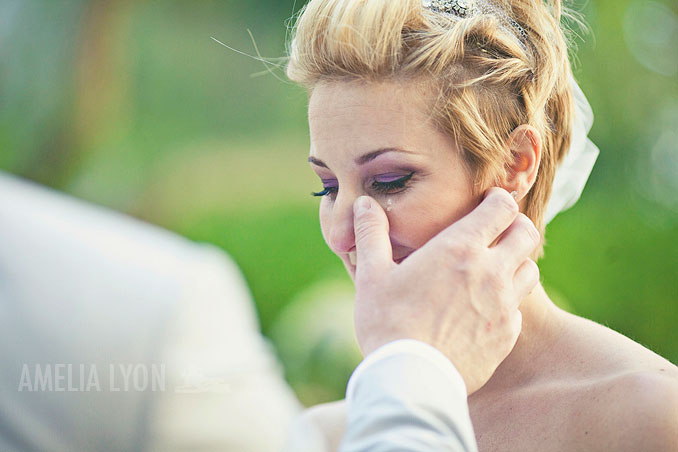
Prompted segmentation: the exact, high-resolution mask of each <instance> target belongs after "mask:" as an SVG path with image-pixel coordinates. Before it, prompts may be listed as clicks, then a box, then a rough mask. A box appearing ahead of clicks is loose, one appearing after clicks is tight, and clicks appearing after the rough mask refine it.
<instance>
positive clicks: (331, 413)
mask: <svg viewBox="0 0 678 452" xmlns="http://www.w3.org/2000/svg"><path fill="white" fill-rule="evenodd" d="M303 416H304V418H305V420H306V421H308V422H312V423H313V424H314V425H316V426H317V427H318V429H319V430H320V432H321V433H322V435H323V436H324V439H325V443H326V444H327V446H328V450H331V451H335V450H338V449H339V445H340V444H341V439H342V438H343V436H344V430H345V429H346V401H345V400H338V401H336V402H330V403H322V404H320V405H316V406H313V407H311V408H308V409H307V410H306V411H304V413H303Z"/></svg>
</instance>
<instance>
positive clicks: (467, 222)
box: [441, 187, 519, 247]
mask: <svg viewBox="0 0 678 452" xmlns="http://www.w3.org/2000/svg"><path fill="white" fill-rule="evenodd" d="M518 213H519V209H518V204H516V201H515V199H513V197H512V196H511V195H510V194H509V192H507V191H506V190H504V189H503V188H499V187H492V188H490V189H489V190H488V191H487V192H486V193H485V199H483V200H482V202H481V203H480V204H478V206H477V207H476V208H475V209H473V210H472V211H471V212H470V213H469V214H468V215H466V216H465V217H463V218H462V219H461V220H458V221H457V222H455V223H453V224H452V226H450V227H449V228H447V230H451V231H452V232H449V234H454V235H457V236H458V235H459V234H461V235H463V236H465V237H467V238H468V239H469V240H477V241H479V242H480V244H481V245H482V246H488V247H489V246H490V245H491V244H492V243H493V242H494V241H495V240H496V239H497V237H499V236H500V235H501V234H502V233H503V232H504V231H505V230H506V229H507V228H508V227H509V226H510V225H511V224H512V223H513V220H515V218H516V216H518ZM447 230H444V231H443V232H442V233H441V234H448V232H446V231H447Z"/></svg>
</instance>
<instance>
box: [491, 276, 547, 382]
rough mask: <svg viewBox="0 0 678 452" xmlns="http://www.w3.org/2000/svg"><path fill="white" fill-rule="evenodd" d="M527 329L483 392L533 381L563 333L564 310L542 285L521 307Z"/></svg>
mask: <svg viewBox="0 0 678 452" xmlns="http://www.w3.org/2000/svg"><path fill="white" fill-rule="evenodd" d="M519 309H520V312H521V313H522V316H523V326H522V330H521V332H520V337H519V338H518V342H517V343H516V346H515V347H514V348H513V351H511V353H510V354H509V355H508V356H507V357H506V359H505V360H504V361H503V362H502V363H501V365H500V366H499V367H498V368H497V370H496V371H495V373H494V375H493V376H492V378H491V379H490V381H488V383H487V384H486V385H485V386H484V387H483V388H482V389H481V390H480V391H478V392H479V393H485V392H488V391H493V390H495V389H501V390H505V389H507V388H512V387H520V386H522V385H524V384H527V383H529V382H530V381H533V380H534V379H535V378H536V377H537V375H536V373H535V369H539V368H540V367H541V366H540V365H539V363H540V360H541V359H543V357H544V356H549V353H548V352H549V350H551V349H552V347H553V346H554V344H555V343H556V342H557V340H558V338H559V336H560V334H559V332H560V325H559V322H558V320H559V318H560V316H559V315H557V314H558V312H560V310H559V309H558V308H557V307H556V306H555V305H554V304H553V302H552V301H551V300H550V299H549V297H548V295H547V294H546V292H545V291H544V288H543V287H542V285H541V283H540V284H537V286H536V287H535V288H534V290H533V291H532V292H531V293H530V294H529V295H528V296H527V297H525V299H524V300H523V301H522V302H521V304H520V308H519Z"/></svg>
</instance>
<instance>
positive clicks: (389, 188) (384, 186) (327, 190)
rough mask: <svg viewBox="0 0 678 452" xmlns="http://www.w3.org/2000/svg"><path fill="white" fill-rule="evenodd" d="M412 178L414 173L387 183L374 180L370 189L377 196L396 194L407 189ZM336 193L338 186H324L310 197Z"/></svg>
mask: <svg viewBox="0 0 678 452" xmlns="http://www.w3.org/2000/svg"><path fill="white" fill-rule="evenodd" d="M412 176H414V171H412V172H411V173H410V174H408V175H406V176H403V177H400V178H398V179H395V180H391V181H388V182H379V181H377V180H375V181H374V182H372V184H371V185H370V187H371V188H372V190H373V191H374V192H375V193H377V194H388V195H394V194H396V193H400V192H402V191H405V190H406V189H407V188H408V186H409V184H408V182H409V181H410V179H412ZM338 191H339V187H338V186H326V187H323V190H322V191H319V192H311V196H328V195H330V196H332V195H335V194H337V192H338Z"/></svg>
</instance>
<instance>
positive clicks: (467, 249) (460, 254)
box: [447, 240, 478, 266]
mask: <svg viewBox="0 0 678 452" xmlns="http://www.w3.org/2000/svg"><path fill="white" fill-rule="evenodd" d="M447 249H448V252H449V254H450V256H451V257H452V259H453V261H454V262H456V263H457V264H460V263H463V264H468V262H469V261H473V260H475V258H476V257H477V255H478V251H477V250H476V248H475V247H473V246H472V245H471V244H469V243H466V242H462V241H460V240H454V241H451V242H449V244H448V247H447ZM465 266H466V265H465Z"/></svg>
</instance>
